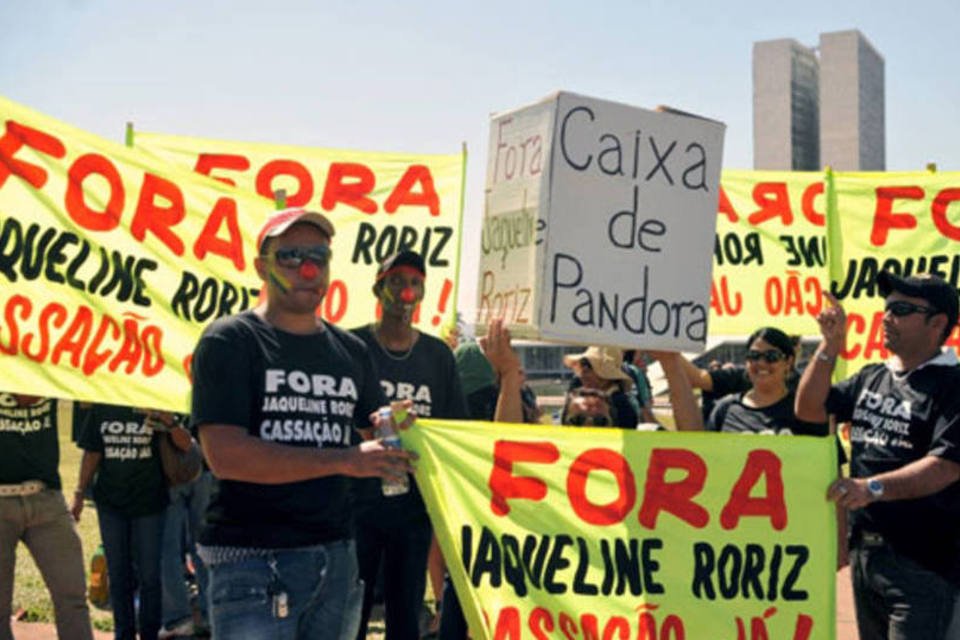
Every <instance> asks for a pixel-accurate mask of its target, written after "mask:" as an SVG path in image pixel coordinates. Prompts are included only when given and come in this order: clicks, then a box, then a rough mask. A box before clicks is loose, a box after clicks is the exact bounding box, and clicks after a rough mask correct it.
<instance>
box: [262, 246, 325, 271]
mask: <svg viewBox="0 0 960 640" xmlns="http://www.w3.org/2000/svg"><path fill="white" fill-rule="evenodd" d="M332 256H333V251H331V250H330V247H328V246H327V245H325V244H318V245H316V246H314V247H287V248H285V249H277V250H276V251H275V252H274V253H273V259H274V260H275V261H276V263H277V264H278V265H280V266H281V267H284V268H286V269H296V268H298V267H299V266H300V265H302V264H303V263H304V262H305V261H307V260H309V261H310V262H312V263H314V264H315V265H317V266H318V267H325V266H327V265H328V264H329V263H330V258H331V257H332Z"/></svg>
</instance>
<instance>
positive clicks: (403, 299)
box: [354, 251, 467, 640]
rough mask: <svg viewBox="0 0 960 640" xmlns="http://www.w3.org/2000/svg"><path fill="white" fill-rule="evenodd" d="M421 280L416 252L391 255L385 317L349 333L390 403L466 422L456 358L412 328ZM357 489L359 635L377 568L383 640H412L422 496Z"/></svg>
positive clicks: (423, 523)
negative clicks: (361, 590)
mask: <svg viewBox="0 0 960 640" xmlns="http://www.w3.org/2000/svg"><path fill="white" fill-rule="evenodd" d="M425 282H426V267H425V265H424V261H423V258H422V257H421V256H420V254H418V253H415V252H413V251H400V252H398V253H395V254H393V255H391V256H389V257H388V258H387V259H385V260H384V261H383V263H382V264H381V265H380V267H379V269H378V270H377V275H376V279H375V280H374V283H373V295H375V296H376V297H377V299H378V300H379V302H380V307H381V309H382V317H381V319H380V321H379V322H377V323H374V324H370V325H366V326H363V327H359V328H357V329H354V333H355V334H356V335H357V336H359V337H360V338H361V339H362V340H363V341H364V342H365V343H366V344H367V346H368V347H369V349H370V352H371V353H372V354H373V357H374V359H375V360H376V363H377V367H378V369H379V371H380V384H381V386H382V387H383V390H384V392H385V393H386V395H387V397H388V398H389V399H391V400H410V401H412V402H413V408H414V410H415V411H416V412H417V415H419V416H426V417H434V418H466V417H467V410H466V403H465V401H464V399H463V392H462V391H461V389H460V378H459V376H458V375H457V371H456V363H455V362H454V358H453V353H452V352H451V351H450V348H449V347H448V346H447V345H446V343H444V342H443V341H441V340H439V339H437V338H434V337H432V336H428V335H424V334H422V333H421V332H420V331H418V330H417V329H415V328H414V327H413V317H414V314H415V312H416V309H417V305H418V304H420V302H421V300H423V294H424V286H425ZM355 484H356V485H357V488H356V494H355V502H356V514H357V556H358V560H359V565H360V577H361V578H362V579H363V581H364V583H365V585H366V593H365V594H364V601H363V616H362V620H361V624H360V632H359V634H358V636H357V637H358V638H359V639H362V638H364V637H366V631H367V629H366V627H367V621H368V619H369V616H370V608H371V606H372V603H373V585H374V582H375V581H376V577H377V571H378V570H379V568H380V567H381V564H382V567H383V578H384V581H383V591H384V599H385V605H386V627H387V629H386V638H387V640H416V639H417V638H419V635H420V633H419V613H420V608H421V605H422V603H423V594H424V589H425V588H426V569H427V552H428V550H429V548H430V540H431V537H432V529H431V527H430V520H429V519H428V518H427V512H426V508H425V507H424V504H423V498H422V497H421V496H420V492H419V490H418V489H417V486H416V483H414V482H413V480H412V479H411V481H410V491H409V492H408V493H405V494H402V495H399V496H390V497H387V496H384V495H383V492H382V491H381V486H380V483H379V482H377V481H376V480H373V481H369V480H359V481H357V482H356V483H355Z"/></svg>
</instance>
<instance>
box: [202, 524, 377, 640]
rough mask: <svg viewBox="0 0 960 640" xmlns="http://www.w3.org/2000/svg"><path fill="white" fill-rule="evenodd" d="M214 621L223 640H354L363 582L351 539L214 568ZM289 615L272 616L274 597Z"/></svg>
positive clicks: (212, 618) (287, 550)
mask: <svg viewBox="0 0 960 640" xmlns="http://www.w3.org/2000/svg"><path fill="white" fill-rule="evenodd" d="M207 568H208V569H209V571H210V603H209V606H210V622H211V624H212V627H213V637H214V638H218V639H220V638H222V639H224V640H308V639H309V640H314V639H317V640H354V637H355V636H356V635H357V627H358V626H359V624H360V603H361V598H362V597H363V583H362V582H360V580H359V577H358V574H357V552H356V549H355V547H354V544H353V540H339V541H337V542H330V543H328V544H325V545H319V546H316V547H309V548H305V549H277V550H275V551H272V552H270V553H269V554H267V555H263V556H259V555H258V556H253V557H248V558H245V559H243V560H240V561H237V562H223V563H216V564H210V565H208V567H207ZM276 591H282V592H284V593H286V596H287V615H286V616H285V617H278V616H275V615H274V607H273V602H274V596H273V595H272V593H274V592H276Z"/></svg>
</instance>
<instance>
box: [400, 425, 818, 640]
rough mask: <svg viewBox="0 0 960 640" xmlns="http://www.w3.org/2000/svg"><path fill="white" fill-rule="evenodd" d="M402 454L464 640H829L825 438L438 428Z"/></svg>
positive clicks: (411, 441) (416, 433)
mask: <svg viewBox="0 0 960 640" xmlns="http://www.w3.org/2000/svg"><path fill="white" fill-rule="evenodd" d="M402 439H403V443H404V447H405V448H410V449H413V450H415V451H416V452H417V453H418V454H419V456H420V458H419V461H418V463H417V473H416V478H417V483H418V486H419V487H420V490H421V492H422V493H423V496H424V500H425V502H426V504H427V509H428V511H429V513H430V517H431V520H432V521H433V525H434V531H435V532H436V535H437V537H438V539H439V541H440V545H441V548H442V549H443V553H444V557H445V558H446V560H447V565H448V569H449V571H450V574H451V577H452V579H453V581H454V584H455V586H456V588H457V593H458V594H459V596H460V601H461V604H462V605H463V609H464V612H465V613H466V617H467V620H468V623H469V626H470V630H471V633H472V635H473V637H474V638H495V639H498V640H499V639H504V638H510V639H511V640H521V639H523V638H538V639H541V638H583V639H585V640H586V639H595V640H599V639H600V638H639V639H654V638H655V639H658V640H661V639H670V640H679V639H681V638H682V639H686V640H700V639H703V640H714V639H715V638H731V639H733V638H736V639H737V640H758V639H759V638H782V639H787V640H789V639H793V640H810V639H813V638H817V639H830V638H833V637H834V635H835V597H834V596H835V593H834V592H835V571H836V533H837V529H836V520H835V512H834V508H833V505H832V503H829V502H827V500H826V498H825V494H826V489H827V487H828V486H829V484H830V482H831V481H832V479H834V478H835V477H836V473H837V454H836V444H835V443H834V441H833V440H832V439H829V438H814V437H804V436H795V437H789V438H781V437H776V436H738V435H729V434H714V433H644V432H636V431H626V430H619V429H582V428H580V429H577V428H561V427H546V426H541V425H506V424H493V425H492V424H489V423H464V422H449V421H438V420H422V421H419V422H418V423H417V425H415V426H414V427H413V428H412V429H410V430H407V431H405V432H404V433H403V434H402Z"/></svg>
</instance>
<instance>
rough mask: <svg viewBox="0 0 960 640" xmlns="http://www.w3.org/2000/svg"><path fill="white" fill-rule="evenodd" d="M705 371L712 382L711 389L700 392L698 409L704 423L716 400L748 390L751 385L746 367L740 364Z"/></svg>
mask: <svg viewBox="0 0 960 640" xmlns="http://www.w3.org/2000/svg"><path fill="white" fill-rule="evenodd" d="M707 373H708V374H709V376H710V380H711V381H712V382H713V389H711V390H710V391H706V390H704V391H703V392H701V393H700V411H701V412H702V413H703V422H704V424H707V423H709V421H710V415H711V414H712V413H713V408H714V407H715V406H716V405H717V401H718V400H720V399H721V398H724V397H726V396H727V395H729V394H731V393H743V392H744V391H749V390H750V388H751V387H752V386H753V383H752V382H750V378H749V377H748V376H747V368H746V367H745V366H743V365H742V364H738V365H732V366H727V367H721V368H719V369H709V370H708V371H707Z"/></svg>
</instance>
